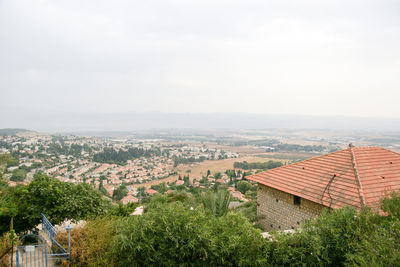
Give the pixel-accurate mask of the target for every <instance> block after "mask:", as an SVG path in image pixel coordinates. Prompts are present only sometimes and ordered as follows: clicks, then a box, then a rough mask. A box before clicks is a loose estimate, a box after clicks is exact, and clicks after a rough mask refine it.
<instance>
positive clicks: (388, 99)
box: [0, 0, 400, 117]
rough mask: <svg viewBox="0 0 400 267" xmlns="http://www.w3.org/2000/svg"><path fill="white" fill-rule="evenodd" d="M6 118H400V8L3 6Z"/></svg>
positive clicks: (162, 1) (372, 4)
mask: <svg viewBox="0 0 400 267" xmlns="http://www.w3.org/2000/svg"><path fill="white" fill-rule="evenodd" d="M0 91H1V92H0V93H1V94H0V97H1V104H0V105H1V108H0V110H2V115H1V116H4V115H5V114H7V112H10V113H11V111H14V110H17V109H18V110H23V111H28V112H32V111H40V112H70V111H74V112H137V111H139V112H146V111H162V112H247V113H261V114H299V115H350V116H364V117H369V116H373V117H377V116H378V117H379V116H382V117H400V2H399V1H385V0H377V1H366V0H362V1H351V0H344V1H340V0H334V1H321V0H318V1H304V0H303V1H285V0H277V1H266V0H259V1H253V0H242V1H235V0H226V1H225V0H224V1H218V0H210V1H209V0H199V1H196V0H191V1H188V0H181V1H179V0H176V1H168V0H146V1H132V0H126V1H117V0H112V1H111V0H109V1H99V0H93V1H88V0H85V1H82V0H64V1H62V0H48V1H44V0H42V1H39V0H26V1H23V0H0Z"/></svg>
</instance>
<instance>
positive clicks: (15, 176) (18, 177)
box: [10, 169, 26, 182]
mask: <svg viewBox="0 0 400 267" xmlns="http://www.w3.org/2000/svg"><path fill="white" fill-rule="evenodd" d="M25 178H26V171H25V170H23V169H15V170H14V171H13V172H12V175H11V178H10V180H11V181H14V182H22V181H24V180H25Z"/></svg>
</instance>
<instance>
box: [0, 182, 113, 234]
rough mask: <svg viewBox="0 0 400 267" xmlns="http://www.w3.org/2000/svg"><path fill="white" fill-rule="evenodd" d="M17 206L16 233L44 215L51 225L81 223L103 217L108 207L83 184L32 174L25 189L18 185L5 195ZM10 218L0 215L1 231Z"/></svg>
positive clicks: (95, 193) (93, 191)
mask: <svg viewBox="0 0 400 267" xmlns="http://www.w3.org/2000/svg"><path fill="white" fill-rule="evenodd" d="M5 194H6V195H7V197H9V198H11V197H12V198H13V200H14V201H15V204H16V206H17V212H16V216H15V217H14V228H15V230H16V231H17V232H21V231H26V230H30V229H32V228H33V227H35V226H36V225H38V224H39V223H40V221H41V216H40V214H41V213H44V214H45V215H46V216H47V218H48V219H49V220H50V221H51V222H52V223H53V224H59V223H61V222H62V221H64V220H65V219H71V220H81V219H87V218H89V217H91V216H96V215H99V214H104V213H105V212H106V211H107V210H108V209H109V207H110V205H109V203H108V202H107V201H106V200H104V199H103V197H102V195H101V194H100V192H99V191H97V190H95V189H94V188H92V187H91V186H90V185H87V184H78V185H74V184H72V183H64V182H61V181H59V180H57V179H54V178H51V177H48V176H46V175H35V177H34V179H33V181H32V182H31V183H30V184H29V185H28V186H18V187H16V188H15V189H14V190H13V191H9V192H6V193H5ZM9 221H10V218H9V217H7V216H0V229H1V230H2V231H4V229H5V228H7V226H8V225H9Z"/></svg>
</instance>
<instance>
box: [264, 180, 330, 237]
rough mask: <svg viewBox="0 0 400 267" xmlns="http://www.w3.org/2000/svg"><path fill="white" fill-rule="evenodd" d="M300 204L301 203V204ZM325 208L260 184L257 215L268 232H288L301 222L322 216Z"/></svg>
mask: <svg viewBox="0 0 400 267" xmlns="http://www.w3.org/2000/svg"><path fill="white" fill-rule="evenodd" d="M299 202H300V203H299ZM324 208H326V207H325V206H323V205H321V204H318V203H315V202H312V201H309V200H307V199H304V198H300V199H299V198H297V199H296V200H295V196H294V195H292V194H288V193H286V192H283V191H280V190H277V189H274V188H271V187H268V186H265V185H262V184H258V195H257V214H258V215H263V216H265V218H264V219H263V220H262V221H261V222H262V224H263V225H264V226H265V229H266V231H271V230H287V229H294V228H297V227H299V226H300V224H301V222H302V221H304V220H306V219H309V218H312V217H316V216H318V215H320V214H321V212H322V210H323V209H324Z"/></svg>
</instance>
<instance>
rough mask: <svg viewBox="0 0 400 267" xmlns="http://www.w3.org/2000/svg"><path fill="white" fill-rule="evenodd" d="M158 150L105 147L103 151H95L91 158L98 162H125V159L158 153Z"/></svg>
mask: <svg viewBox="0 0 400 267" xmlns="http://www.w3.org/2000/svg"><path fill="white" fill-rule="evenodd" d="M159 153H160V151H158V150H145V149H141V148H135V147H131V148H129V149H127V150H126V151H125V150H118V151H117V150H115V149H114V148H105V149H104V151H102V152H99V153H96V154H95V155H94V156H93V160H94V161H96V162H100V163H116V164H121V165H123V164H126V161H127V160H131V159H137V158H140V157H150V156H152V155H157V154H159Z"/></svg>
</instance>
